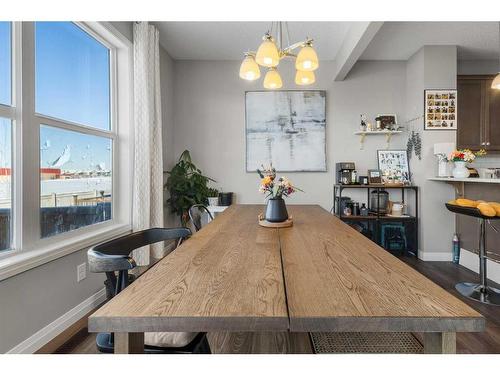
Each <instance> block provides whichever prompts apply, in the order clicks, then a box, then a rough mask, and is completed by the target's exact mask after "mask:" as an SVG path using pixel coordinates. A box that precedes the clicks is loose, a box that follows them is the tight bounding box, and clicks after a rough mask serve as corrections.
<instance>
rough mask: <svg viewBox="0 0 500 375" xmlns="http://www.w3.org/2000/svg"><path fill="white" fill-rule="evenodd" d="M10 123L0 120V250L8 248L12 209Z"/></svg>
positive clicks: (3, 119)
mask: <svg viewBox="0 0 500 375" xmlns="http://www.w3.org/2000/svg"><path fill="white" fill-rule="evenodd" d="M11 139H12V136H11V121H10V120H8V119H5V118H0V250H5V249H9V248H10V242H11V241H10V238H11V236H10V231H11V222H12V220H11V218H12V214H11V209H12V198H11V197H12V184H11V180H12V169H11V155H12V152H11V149H12V145H11V142H12V141H11Z"/></svg>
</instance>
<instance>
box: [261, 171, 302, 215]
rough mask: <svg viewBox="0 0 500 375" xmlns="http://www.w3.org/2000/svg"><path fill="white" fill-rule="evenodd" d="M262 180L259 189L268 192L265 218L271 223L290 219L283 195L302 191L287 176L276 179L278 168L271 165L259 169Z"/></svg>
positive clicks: (286, 195)
mask: <svg viewBox="0 0 500 375" xmlns="http://www.w3.org/2000/svg"><path fill="white" fill-rule="evenodd" d="M257 173H258V174H259V176H260V178H261V181H260V187H259V191H260V192H261V193H263V194H267V195H266V198H267V199H268V201H267V207H266V213H265V216H264V218H265V220H266V221H268V222H271V223H279V222H283V221H286V220H288V212H287V210H286V205H285V201H284V200H283V197H288V196H289V195H291V194H293V193H294V192H296V191H302V190H300V189H299V188H297V187H296V186H293V184H292V183H291V181H289V180H288V179H287V178H286V177H280V178H278V179H276V169H274V167H273V166H272V164H271V165H269V167H268V168H265V167H264V166H262V170H261V169H257Z"/></svg>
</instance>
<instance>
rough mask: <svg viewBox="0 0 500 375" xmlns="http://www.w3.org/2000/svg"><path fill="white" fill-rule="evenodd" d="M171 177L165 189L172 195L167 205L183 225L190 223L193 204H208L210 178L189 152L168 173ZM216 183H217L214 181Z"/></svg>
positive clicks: (183, 154) (182, 155) (186, 151)
mask: <svg viewBox="0 0 500 375" xmlns="http://www.w3.org/2000/svg"><path fill="white" fill-rule="evenodd" d="M166 173H167V174H168V175H169V176H168V179H167V182H166V183H165V186H164V187H165V189H167V190H168V192H169V193H170V198H168V200H167V204H168V205H169V207H170V212H172V213H174V214H176V215H178V216H179V218H180V220H181V223H182V225H186V223H187V222H188V221H189V215H188V210H189V207H191V206H192V205H193V204H206V203H207V198H208V196H209V188H208V186H207V185H208V183H209V181H214V180H213V179H211V178H210V177H207V176H204V175H203V174H202V172H201V170H199V169H198V168H197V167H196V165H194V163H193V162H192V160H191V155H190V154H189V151H188V150H184V152H183V153H182V154H181V156H180V157H179V161H178V162H177V164H175V165H174V167H173V168H172V170H170V171H168V172H166ZM214 182H215V181H214Z"/></svg>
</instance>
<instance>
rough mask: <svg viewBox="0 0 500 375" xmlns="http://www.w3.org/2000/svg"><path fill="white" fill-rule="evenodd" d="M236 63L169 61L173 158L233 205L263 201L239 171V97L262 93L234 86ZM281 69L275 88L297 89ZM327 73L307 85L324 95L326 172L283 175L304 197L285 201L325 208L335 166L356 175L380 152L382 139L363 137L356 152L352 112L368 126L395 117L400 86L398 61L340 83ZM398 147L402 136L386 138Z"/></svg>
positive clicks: (289, 71) (370, 65) (359, 70)
mask: <svg viewBox="0 0 500 375" xmlns="http://www.w3.org/2000/svg"><path fill="white" fill-rule="evenodd" d="M239 65H240V62H238V61H177V62H176V63H175V86H174V91H175V99H174V108H175V109H174V122H175V127H174V142H175V146H174V147H175V157H176V158H177V157H178V155H179V154H180V153H181V152H182V151H183V150H184V149H189V150H190V151H191V154H192V157H193V160H194V162H195V163H196V164H197V165H198V166H199V167H200V168H201V170H202V171H203V172H204V173H205V174H206V175H208V176H210V177H213V178H214V179H216V180H217V184H216V186H217V187H221V188H222V189H223V190H225V191H233V192H234V193H235V198H236V200H237V202H240V203H263V202H264V199H263V196H262V195H261V194H259V193H258V191H257V190H258V176H257V174H256V173H246V172H245V91H246V90H247V91H252V90H262V78H261V79H260V80H259V81H257V82H247V81H243V80H241V79H240V78H239V76H238V69H239ZM282 65H283V67H282V66H281V65H280V72H281V74H282V77H283V83H284V87H283V89H298V88H299V87H298V86H296V85H295V84H294V83H293V74H294V72H293V65H292V63H290V62H283V63H282ZM333 71H334V63H333V62H332V61H323V62H321V65H320V68H319V70H318V71H317V79H316V84H315V85H313V86H309V87H307V89H322V90H326V91H327V97H326V102H327V126H326V127H327V168H328V171H327V172H326V173H321V172H319V173H316V172H314V173H312V172H308V173H287V174H286V175H287V177H289V178H290V179H291V180H292V181H293V182H294V183H295V184H296V185H297V186H299V187H301V188H302V189H303V190H304V191H305V193H297V194H295V195H294V196H293V197H292V198H291V199H290V200H289V202H290V203H315V204H318V203H319V204H320V205H321V206H322V207H324V208H325V209H328V210H329V209H330V208H331V206H332V202H333V198H332V194H333V183H334V170H335V163H336V162H339V161H354V162H355V163H356V167H357V169H358V172H359V173H360V174H366V170H367V169H371V168H376V166H377V159H376V150H377V149H382V148H385V138H384V137H370V138H368V137H367V139H366V143H365V147H364V150H360V149H359V137H358V136H355V135H353V132H354V131H356V130H358V128H359V116H360V114H361V113H365V114H366V115H367V116H368V119H369V120H370V121H372V122H374V121H373V119H374V118H375V116H376V115H377V114H378V113H396V114H397V115H398V116H399V117H400V118H403V117H404V107H405V100H404V96H405V95H404V94H405V88H406V86H405V80H406V66H405V63H404V62H391V61H385V62H379V61H377V62H375V61H361V62H358V63H357V64H356V65H355V67H354V68H353V70H352V71H351V73H350V74H349V76H348V77H347V79H346V80H345V81H342V82H333ZM404 144H406V136H405V135H400V136H395V137H394V138H393V142H392V147H393V148H401V147H403V145H404ZM350 196H351V197H355V196H354V195H353V194H350ZM361 197H364V195H362V196H361Z"/></svg>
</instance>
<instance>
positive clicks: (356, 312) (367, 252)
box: [280, 206, 484, 332]
mask: <svg viewBox="0 0 500 375" xmlns="http://www.w3.org/2000/svg"><path fill="white" fill-rule="evenodd" d="M288 211H289V214H291V215H293V217H294V226H293V228H283V229H280V241H281V252H282V258H283V268H284V273H285V283H286V294H287V303H288V309H289V317H290V330H291V331H309V332H312V331H320V332H326V331H349V332H356V331H372V332H373V331H412V332H432V331H439V332H446V331H480V330H483V329H484V318H483V317H482V316H481V315H480V314H479V313H478V312H476V311H475V310H473V309H472V308H470V307H469V306H468V305H466V304H465V303H463V302H462V301H460V300H459V299H458V298H456V297H454V296H453V295H451V294H450V293H448V292H447V291H445V290H444V289H442V288H441V287H439V286H438V285H436V284H435V283H433V282H432V281H430V280H429V279H427V278H426V277H425V276H423V275H422V274H420V273H419V272H417V271H415V270H414V269H413V268H411V267H410V266H408V265H406V264H405V263H403V262H402V261H400V260H399V259H398V258H396V257H395V256H393V255H391V254H390V253H389V252H387V251H386V250H384V249H382V248H381V247H380V246H378V245H376V244H375V243H373V242H372V241H370V240H369V239H368V238H366V237H364V236H363V235H361V234H360V233H358V232H357V231H356V230H354V229H353V228H351V227H350V226H348V225H347V224H345V223H344V222H342V221H341V220H339V219H338V218H337V217H335V216H333V215H331V214H329V213H328V212H327V211H325V210H324V209H322V208H321V207H319V206H289V209H288Z"/></svg>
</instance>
